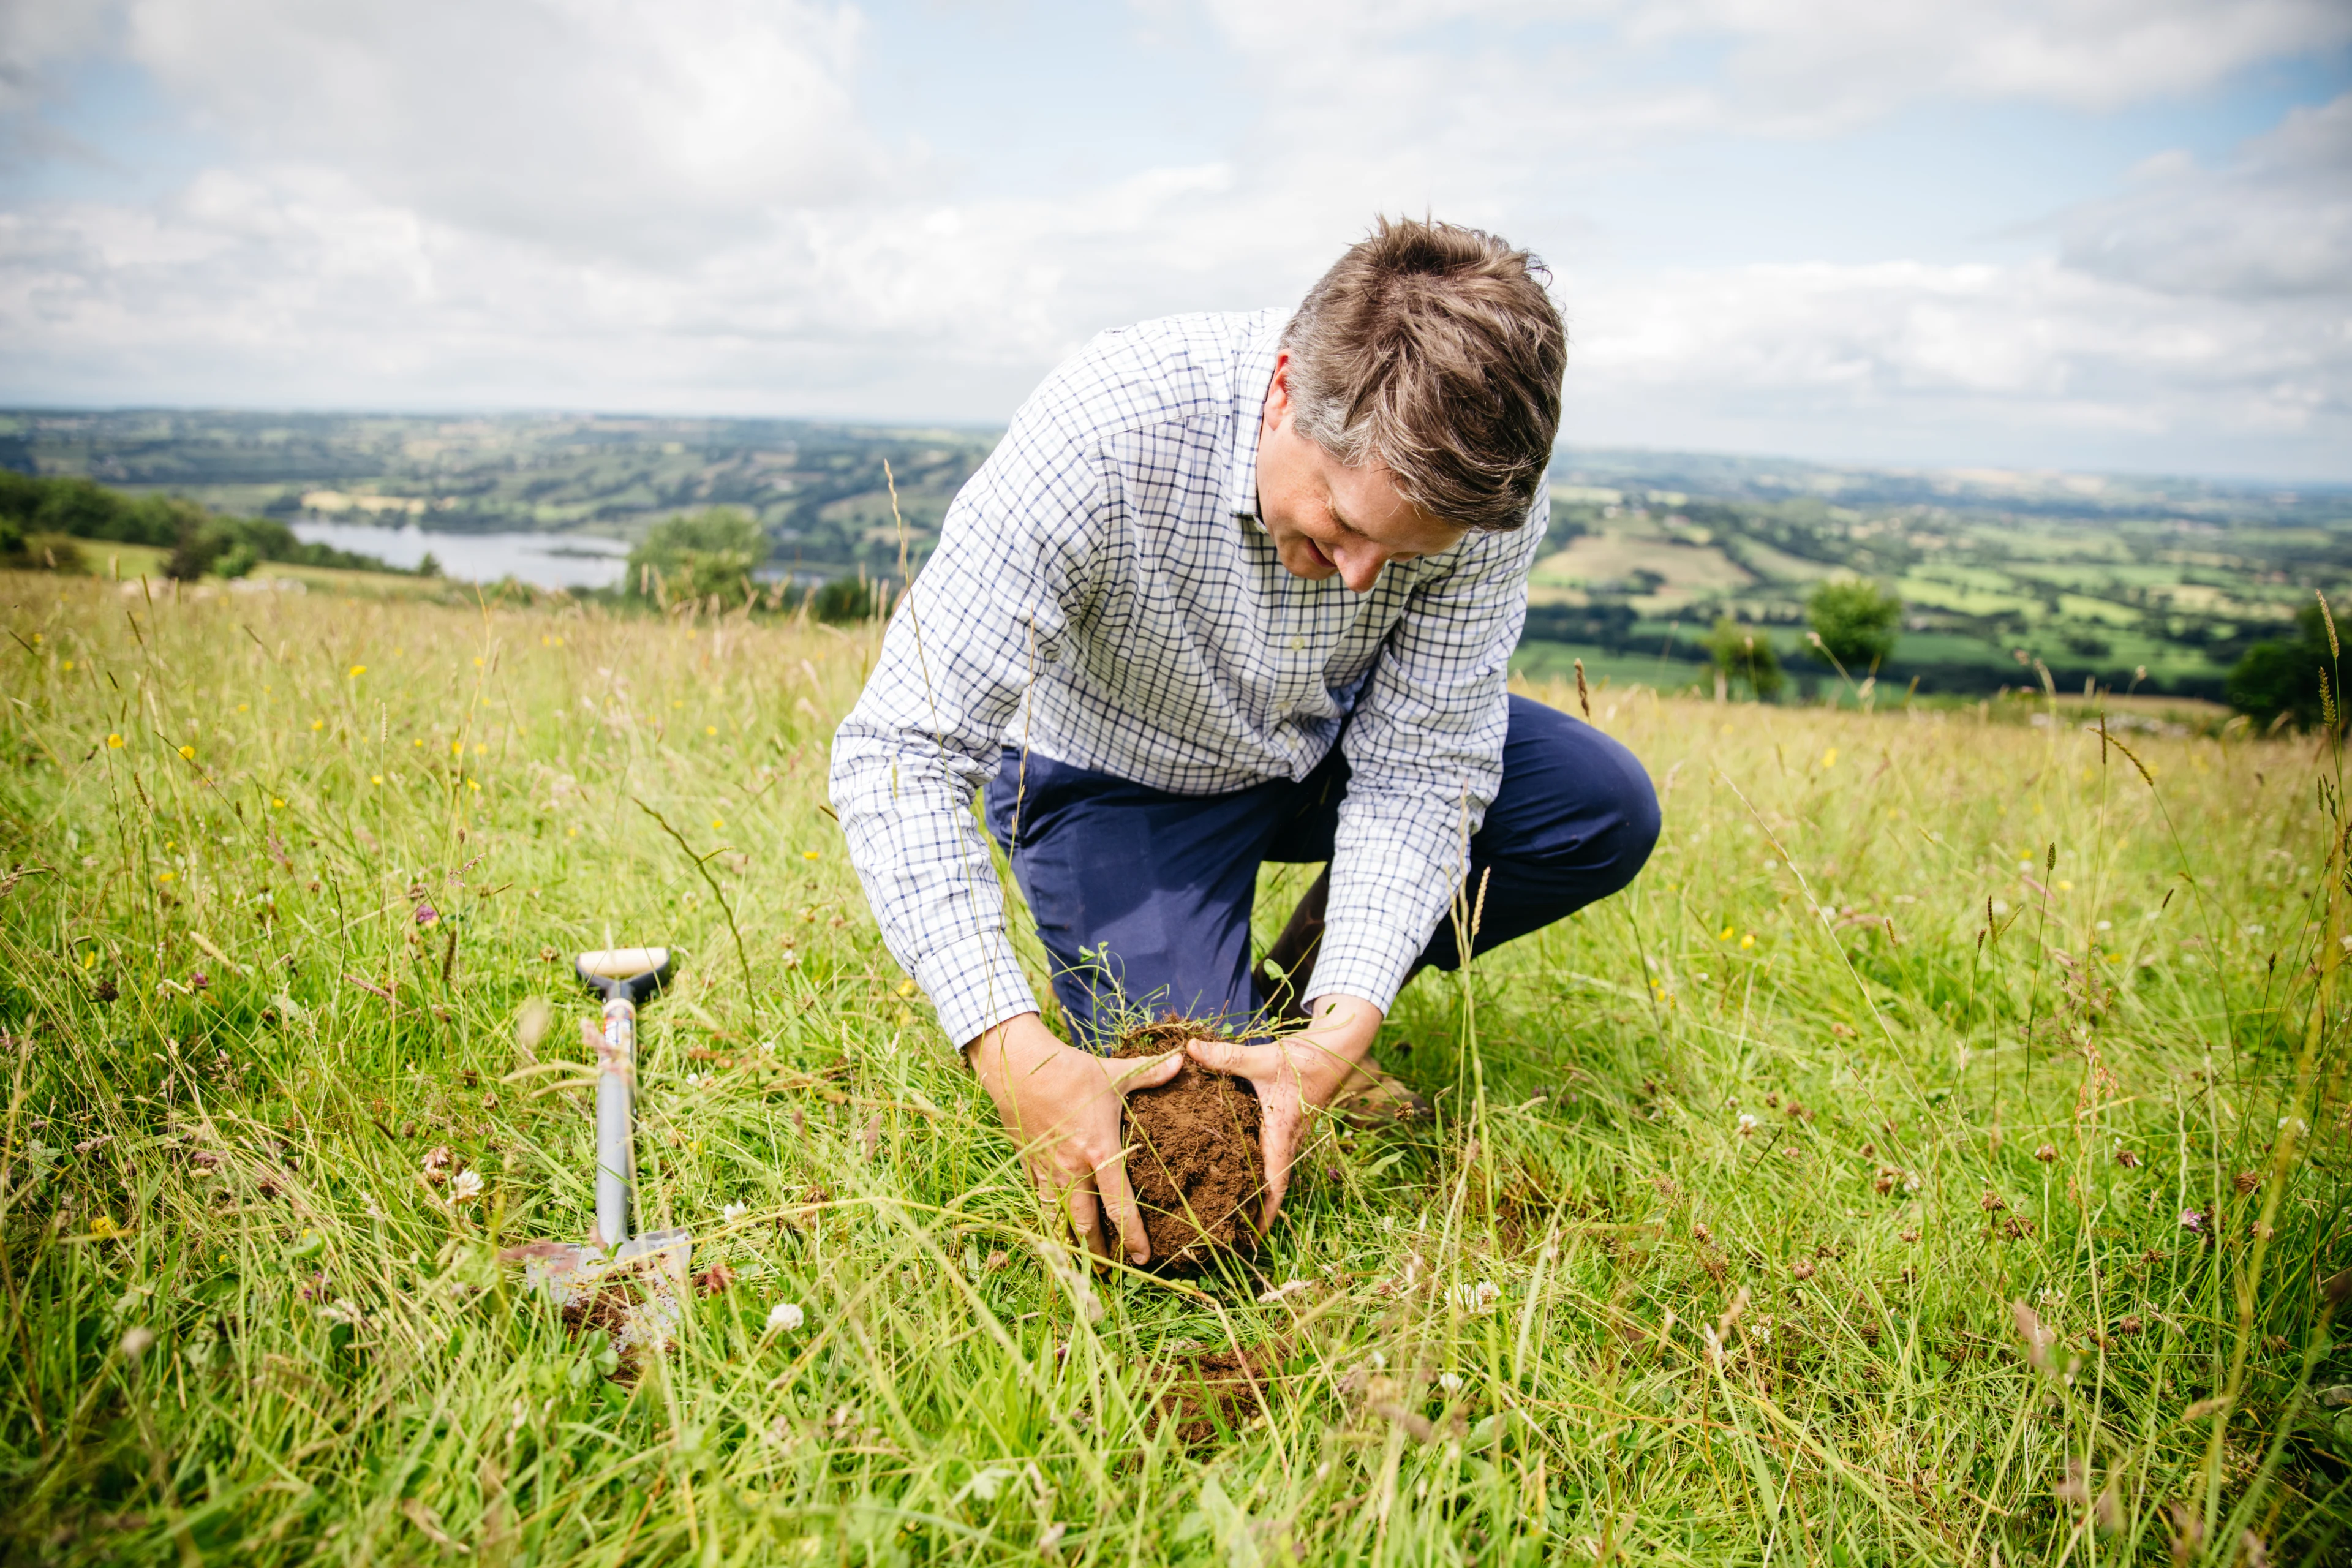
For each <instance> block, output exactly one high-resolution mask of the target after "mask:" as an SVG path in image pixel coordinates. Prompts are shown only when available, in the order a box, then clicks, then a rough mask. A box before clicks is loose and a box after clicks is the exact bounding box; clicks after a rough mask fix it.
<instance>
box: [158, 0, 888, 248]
mask: <svg viewBox="0 0 2352 1568" xmlns="http://www.w3.org/2000/svg"><path fill="white" fill-rule="evenodd" d="M126 30H127V39H128V42H127V49H128V53H129V55H130V58H131V59H132V60H134V61H135V62H137V63H138V64H139V65H141V66H142V67H143V68H145V69H146V70H147V71H149V72H150V73H151V74H152V76H153V78H154V79H155V80H156V81H157V82H159V83H160V84H161V85H162V86H163V88H164V89H166V90H167V91H168V92H170V93H172V94H173V95H175V96H176V97H178V98H179V99H180V100H182V101H184V103H186V104H187V105H189V106H190V107H191V109H192V110H194V112H195V113H196V114H197V116H198V117H199V118H200V120H201V121H203V122H205V123H206V124H208V125H210V126H213V127H215V128H216V129H217V130H218V131H220V132H223V133H225V134H226V136H228V137H229V138H230V139H232V140H233V141H234V142H236V143H237V144H239V145H241V146H243V147H245V148H246V149H247V150H248V151H249V153H251V154H252V155H253V156H254V157H255V158H256V159H257V161H260V162H264V163H274V164H290V163H310V164H315V165H317V166H320V167H323V168H331V169H333V170H335V171H337V172H339V173H341V174H344V175H347V176H348V177H350V178H352V180H354V181H356V182H358V183H359V184H362V185H364V186H365V187H366V188H367V189H368V190H369V191H370V192H371V193H372V194H373V195H376V196H378V197H380V198H383V199H386V200H391V201H397V202H401V203H404V204H406V205H412V206H414V207H415V208H416V209H417V210H418V211H419V212H420V213H422V214H424V215H425V216H430V217H433V218H436V219H441V220H445V221H448V222H452V223H457V224H462V225H464V226H468V227H472V228H478V229H480V230H483V231H485V232H488V233H494V234H502V235H507V236H510V237H518V238H523V239H527V240H530V241H531V242H533V243H537V244H541V245H545V246H548V247H551V248H555V249H558V250H561V251H562V252H563V253H565V254H569V255H583V256H603V255H627V256H644V255H657V256H658V255H677V254H682V253H685V252H688V251H690V250H692V249H693V248H695V247H700V246H706V245H709V244H713V243H726V242H728V241H730V239H732V238H734V237H738V236H740V234H741V233H742V231H743V230H744V229H745V228H746V227H747V226H754V227H755V226H757V225H759V224H760V223H761V222H762V221H763V220H772V219H773V218H775V217H776V216H780V215H782V213H784V212H787V211H789V210H792V209H794V208H800V207H805V206H809V205H828V204H833V203H838V202H843V201H848V200H855V199H856V198H857V197H858V196H859V195H861V194H862V193H866V192H869V191H871V190H873V189H875V188H877V185H879V184H882V183H883V182H885V181H886V180H889V179H898V178H903V177H904V171H901V170H894V169H893V168H892V166H891V160H890V159H889V158H887V156H886V155H885V153H884V152H883V150H882V148H881V147H880V146H879V144H878V143H877V141H876V140H875V138H874V137H872V136H871V135H870V134H868V133H867V132H866V130H865V129H864V128H863V127H862V125H861V124H860V122H859V120H858V117H857V113H856V104H855V103H854V101H853V100H852V98H851V95H850V92H849V89H848V86H847V77H848V74H849V71H850V69H851V68H852V66H853V64H854V63H855V59H856V52H857V46H858V35H859V31H860V26H859V21H858V16H857V13H856V11H855V10H853V9H850V8H849V7H847V6H836V7H828V6H825V5H821V4H818V3H815V0H664V3H663V4H660V5H627V4H622V3H619V0H399V3H397V4H394V3H388V0H338V3H337V4H334V5H316V4H311V3H310V0H132V3H131V5H130V6H129V8H128V12H127V22H126Z"/></svg>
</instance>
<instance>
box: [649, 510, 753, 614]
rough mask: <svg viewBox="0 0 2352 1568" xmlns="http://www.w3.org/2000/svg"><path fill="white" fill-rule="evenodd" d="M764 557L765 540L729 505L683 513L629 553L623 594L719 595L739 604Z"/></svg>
mask: <svg viewBox="0 0 2352 1568" xmlns="http://www.w3.org/2000/svg"><path fill="white" fill-rule="evenodd" d="M767 559H768V537H767V535H766V534H764V533H762V532H761V531H760V525H759V524H758V523H757V522H755V521H752V520H751V517H750V516H748V515H747V514H745V513H743V512H740V511H738V510H736V509H734V508H733V507H726V506H715V507H712V508H710V509H709V510H707V511H698V512H685V513H681V514H680V515H678V516H677V517H671V518H665V519H663V520H662V521H659V522H657V523H656V524H654V526H653V531H651V532H650V533H647V534H646V540H645V542H644V543H642V544H640V545H638V546H637V547H636V548H635V550H632V551H630V552H629V574H628V579H627V583H626V587H627V591H628V592H629V593H630V594H631V595H638V596H657V597H660V598H664V599H702V598H708V597H709V596H710V595H713V594H716V595H719V602H720V603H721V604H724V605H730V606H732V605H740V604H742V603H743V602H744V600H745V597H746V594H747V592H748V590H747V588H746V584H748V583H749V582H750V581H751V574H752V573H753V572H755V571H757V570H758V569H759V568H760V566H761V564H763V563H765V562H766V561H767Z"/></svg>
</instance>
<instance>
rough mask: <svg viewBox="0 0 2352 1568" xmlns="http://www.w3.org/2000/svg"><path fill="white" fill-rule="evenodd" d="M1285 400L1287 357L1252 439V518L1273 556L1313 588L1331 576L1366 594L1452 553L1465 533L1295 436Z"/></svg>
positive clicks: (1378, 474)
mask: <svg viewBox="0 0 2352 1568" xmlns="http://www.w3.org/2000/svg"><path fill="white" fill-rule="evenodd" d="M1294 412H1295V408H1294V405H1293V404H1292V403H1291V400H1290V353H1289V351H1287V350H1285V351H1284V352H1283V353H1282V354H1281V356H1280V357H1279V358H1277V359H1276V361H1275V363H1274V384H1272V385H1271V386H1269V387H1267V388H1266V391H1265V418H1264V422H1263V423H1262V425H1261V426H1260V427H1259V429H1258V437H1257V514H1258V519H1259V521H1262V522H1264V523H1265V531H1266V533H1267V535H1268V536H1269V537H1271V538H1272V539H1273V541H1274V549H1275V554H1276V557H1277V558H1278V559H1279V560H1280V561H1281V562H1282V564H1283V566H1284V567H1285V568H1286V569H1287V570H1288V571H1289V572H1291V573H1292V574H1295V575H1297V576H1300V577H1305V578H1307V579H1309V580H1310V581H1314V582H1320V581H1322V580H1323V579H1324V578H1326V577H1328V576H1331V575H1332V574H1335V573H1336V574H1338V575H1339V580H1340V581H1341V582H1343V583H1345V584H1347V585H1348V588H1349V592H1351V593H1357V594H1364V593H1370V591H1371V586H1372V584H1373V583H1374V582H1375V581H1377V580H1378V578H1379V577H1380V574H1381V567H1383V566H1385V565H1387V564H1388V563H1390V562H1391V561H1411V560H1412V559H1413V558H1415V557H1416V556H1422V555H1435V554H1437V553H1439V552H1442V551H1446V550H1451V549H1452V548H1454V545H1456V544H1458V543H1459V542H1461V540H1462V535H1463V534H1464V533H1465V532H1466V531H1467V530H1465V529H1462V528H1458V527H1456V526H1455V525H1454V524H1453V523H1450V522H1445V521H1441V520H1439V519H1437V518H1434V517H1432V516H1430V514H1429V513H1427V512H1425V511H1423V510H1421V509H1420V508H1419V507H1417V506H1415V505H1413V504H1412V502H1411V501H1408V500H1405V499H1404V497H1402V495H1399V494H1398V493H1397V488H1396V481H1395V479H1393V478H1391V476H1390V474H1389V471H1388V469H1386V468H1381V467H1380V466H1379V465H1377V464H1373V465H1369V466H1367V467H1364V468H1349V467H1348V466H1347V465H1346V464H1344V463H1342V462H1340V461H1339V458H1335V457H1333V456H1332V455H1331V454H1330V453H1328V452H1327V451H1325V450H1324V449H1323V448H1322V447H1318V446H1317V445H1316V444H1315V443H1314V442H1313V441H1310V440H1308V439H1307V437H1304V436H1301V435H1300V434H1299V433H1298V428H1297V423H1296V421H1295V420H1294V419H1293V417H1292V415H1293V414H1294Z"/></svg>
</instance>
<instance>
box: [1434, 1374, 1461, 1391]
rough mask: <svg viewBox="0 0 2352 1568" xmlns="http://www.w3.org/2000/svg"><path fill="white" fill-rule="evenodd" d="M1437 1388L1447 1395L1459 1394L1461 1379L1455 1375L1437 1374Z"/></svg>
mask: <svg viewBox="0 0 2352 1568" xmlns="http://www.w3.org/2000/svg"><path fill="white" fill-rule="evenodd" d="M1437 1386H1438V1387H1440V1388H1442V1389H1444V1390H1445V1392H1446V1393H1448V1394H1459V1393H1461V1392H1462V1379H1461V1377H1460V1376H1459V1375H1457V1374H1456V1373H1450V1372H1441V1373H1438V1374H1437Z"/></svg>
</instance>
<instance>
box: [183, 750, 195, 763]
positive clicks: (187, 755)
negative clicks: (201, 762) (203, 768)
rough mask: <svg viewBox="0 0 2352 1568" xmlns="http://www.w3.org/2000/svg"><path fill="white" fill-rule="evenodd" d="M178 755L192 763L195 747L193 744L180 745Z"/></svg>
mask: <svg viewBox="0 0 2352 1568" xmlns="http://www.w3.org/2000/svg"><path fill="white" fill-rule="evenodd" d="M180 755H182V756H183V757H185V758H186V759H187V760H188V761H190V762H192V763H193V762H194V761H195V760H196V749H195V748H194V746H182V747H181V748H180Z"/></svg>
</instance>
